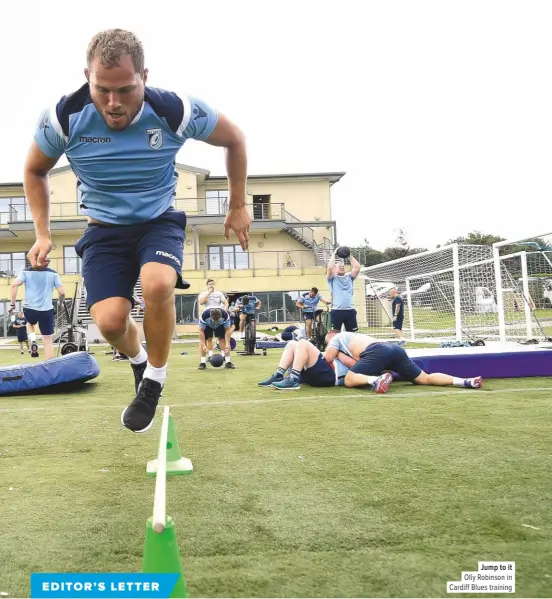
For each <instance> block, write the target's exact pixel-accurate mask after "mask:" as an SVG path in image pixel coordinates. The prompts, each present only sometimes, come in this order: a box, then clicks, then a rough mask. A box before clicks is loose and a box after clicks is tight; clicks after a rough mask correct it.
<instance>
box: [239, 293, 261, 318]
mask: <svg viewBox="0 0 552 599" xmlns="http://www.w3.org/2000/svg"><path fill="white" fill-rule="evenodd" d="M258 301H259V300H258V299H257V297H256V296H255V295H250V296H249V303H248V304H245V305H244V303H243V298H241V297H240V298H239V299H238V301H237V302H236V306H237V307H238V308H239V309H240V310H241V311H242V312H244V313H245V314H255V309H256V308H255V305H256V304H257V302H258Z"/></svg>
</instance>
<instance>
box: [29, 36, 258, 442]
mask: <svg viewBox="0 0 552 599" xmlns="http://www.w3.org/2000/svg"><path fill="white" fill-rule="evenodd" d="M84 74H85V77H86V83H85V84H84V85H83V86H82V87H81V88H80V89H78V90H77V91H75V92H73V93H71V94H69V95H67V96H63V97H62V98H61V99H60V100H59V101H58V102H57V103H54V105H53V106H52V107H51V108H49V109H48V110H45V111H44V112H43V113H42V115H41V116H40V119H39V122H38V125H37V128H36V133H35V137H34V141H33V143H32V145H31V149H30V151H29V155H28V158H27V162H26V164H25V174H24V182H25V189H26V192H27V201H28V204H29V206H30V208H31V211H32V215H33V220H34V224H35V230H36V235H37V239H36V242H35V244H34V245H33V247H32V248H31V250H30V252H29V254H28V258H29V260H30V262H31V264H32V265H33V266H36V265H40V266H44V265H46V264H47V262H48V258H47V257H48V253H49V252H50V250H51V248H52V241H51V237H50V227H49V218H48V205H49V201H50V194H49V188H48V173H49V171H50V170H51V169H52V168H53V167H54V166H55V164H56V162H57V161H58V159H59V158H60V157H61V155H62V154H65V155H66V157H67V159H68V160H69V163H70V165H71V167H72V169H73V172H74V173H75V175H76V177H77V189H78V197H79V205H80V208H81V209H82V211H83V212H84V213H85V214H86V215H87V216H88V220H89V224H88V228H87V230H86V231H85V233H84V235H83V236H82V237H81V239H80V240H79V241H78V242H77V244H76V246H75V249H76V252H77V254H78V255H79V256H80V257H81V258H82V272H83V280H84V284H85V286H86V291H87V305H88V309H89V311H90V313H91V315H92V318H93V320H94V322H95V323H96V324H97V326H98V327H99V329H100V331H101V333H102V335H103V336H104V337H105V338H106V339H107V340H108V341H109V343H110V344H111V345H113V346H114V347H116V348H117V349H118V350H119V351H120V352H123V353H124V354H126V355H128V356H129V358H130V362H131V364H132V367H133V370H134V378H135V388H136V391H135V392H136V395H135V397H134V399H133V400H132V402H131V403H130V405H129V406H128V407H127V408H126V409H125V410H124V411H123V412H122V414H121V421H122V423H123V424H124V426H126V427H127V428H129V429H130V430H132V431H135V432H145V431H147V430H148V429H149V428H150V427H151V425H152V424H153V419H154V417H155V411H156V407H157V404H158V402H159V398H160V396H161V393H162V389H163V386H164V384H165V379H166V372H167V361H168V356H169V351H170V347H171V340H172V334H173V331H174V327H175V317H176V315H175V300H174V289H175V286H176V287H177V288H180V289H187V288H188V287H189V284H188V283H186V282H185V281H183V280H182V276H181V275H182V261H183V254H184V238H185V228H186V214H185V213H184V212H181V211H179V210H175V209H174V208H173V207H172V205H173V202H174V199H175V193H176V185H177V180H178V174H177V171H176V169H175V159H176V154H177V152H178V151H179V150H180V149H181V148H182V146H183V145H184V144H185V143H186V141H187V140H188V139H195V140H200V141H204V142H206V143H208V144H210V145H214V146H220V147H223V148H225V151H226V165H227V171H228V184H229V191H230V200H229V209H228V213H227V216H226V219H225V222H224V229H225V236H226V238H227V239H229V237H230V230H231V229H232V230H233V231H234V232H235V233H236V235H237V238H238V241H239V243H240V244H241V246H242V248H243V249H244V250H246V249H247V248H248V243H249V227H250V223H251V216H250V215H249V213H248V211H247V209H246V206H245V200H246V190H245V184H246V178H247V157H246V144H245V138H244V135H243V133H242V132H241V131H240V129H239V128H238V127H237V126H236V125H235V124H233V123H232V122H230V121H229V120H228V118H226V117H225V116H224V115H222V114H220V113H218V112H217V111H216V110H215V109H213V108H212V107H210V106H209V105H208V104H206V103H205V102H203V101H202V100H200V99H198V98H196V97H193V96H187V95H178V94H176V93H174V92H171V91H166V90H163V89H158V88H153V87H149V86H148V85H147V78H148V70H147V69H146V68H144V50H143V47H142V43H141V42H140V40H139V39H138V38H137V37H136V36H135V35H134V34H133V33H132V32H130V31H125V30H122V29H109V30H106V31H102V32H100V33H98V34H97V35H95V36H94V37H93V38H92V40H91V42H90V44H89V46H88V51H87V67H86V69H85V71H84ZM138 277H140V280H141V284H142V292H143V298H144V300H145V303H146V305H147V310H146V312H145V317H144V331H145V336H146V345H147V353H146V350H145V349H144V348H143V347H142V346H141V344H140V340H139V335H138V328H137V326H136V323H135V322H134V321H133V319H132V318H131V317H130V311H131V309H132V307H133V303H134V302H133V299H132V292H133V289H134V286H135V284H136V282H137V279H138Z"/></svg>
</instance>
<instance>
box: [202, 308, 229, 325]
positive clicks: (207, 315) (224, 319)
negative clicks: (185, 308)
mask: <svg viewBox="0 0 552 599" xmlns="http://www.w3.org/2000/svg"><path fill="white" fill-rule="evenodd" d="M216 309H219V308H207V310H203V312H202V314H201V317H200V319H199V328H200V329H202V330H205V329H206V328H207V327H210V328H211V329H217V328H218V327H221V326H223V327H224V328H225V329H227V328H228V327H229V326H230V324H231V323H230V315H229V314H228V312H227V311H226V310H222V309H221V310H220V313H221V319H220V320H213V319H212V318H211V311H212V310H216Z"/></svg>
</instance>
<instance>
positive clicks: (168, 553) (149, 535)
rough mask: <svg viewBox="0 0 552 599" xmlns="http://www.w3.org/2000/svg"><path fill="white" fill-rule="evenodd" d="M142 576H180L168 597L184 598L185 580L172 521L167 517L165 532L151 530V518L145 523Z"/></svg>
mask: <svg viewBox="0 0 552 599" xmlns="http://www.w3.org/2000/svg"><path fill="white" fill-rule="evenodd" d="M142 572H143V573H144V574H165V573H167V574H177V573H179V574H180V577H179V578H178V580H177V581H176V584H175V585H174V589H173V590H172V593H171V594H170V595H169V597H186V596H187V594H186V593H187V591H186V579H185V578H184V571H183V569H182V562H181V560H180V552H179V551H178V541H177V540H176V530H175V528H174V521H173V519H172V518H171V517H170V516H167V521H166V525H165V530H164V531H163V532H161V533H159V532H155V531H154V530H153V518H148V521H147V523H146V540H145V543H144V559H143V561H142Z"/></svg>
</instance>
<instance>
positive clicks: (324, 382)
mask: <svg viewBox="0 0 552 599" xmlns="http://www.w3.org/2000/svg"><path fill="white" fill-rule="evenodd" d="M347 363H350V364H351V365H352V364H353V363H354V362H353V361H352V360H350V358H348V356H345V355H343V354H339V355H338V356H337V357H336V358H334V359H333V360H332V361H331V362H327V361H326V358H325V357H324V354H322V353H320V350H318V348H317V347H315V346H314V345H313V344H312V343H310V341H307V340H306V339H301V340H300V341H289V342H288V344H287V345H286V348H285V349H284V352H283V353H282V357H281V358H280V363H279V365H278V370H277V371H276V372H275V373H274V374H273V375H272V376H271V377H270V378H268V379H267V380H266V381H262V382H260V383H259V386H260V387H273V388H274V389H279V390H282V391H284V390H285V391H287V390H288V389H289V390H296V389H300V388H301V383H304V384H305V385H311V386H312V387H334V386H336V385H337V386H339V385H343V384H344V380H345V376H346V375H347V372H348V366H347ZM290 367H291V368H292V370H291V375H290V376H289V377H288V378H284V374H285V372H286V370H288V369H289V368H290Z"/></svg>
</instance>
